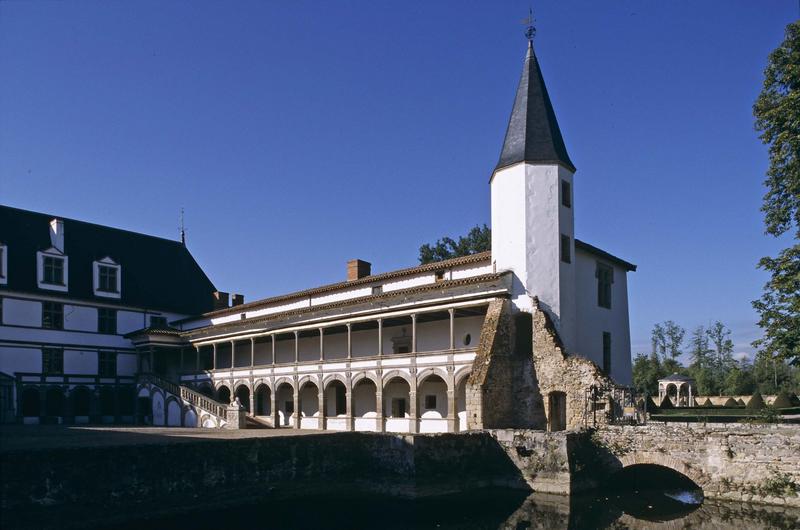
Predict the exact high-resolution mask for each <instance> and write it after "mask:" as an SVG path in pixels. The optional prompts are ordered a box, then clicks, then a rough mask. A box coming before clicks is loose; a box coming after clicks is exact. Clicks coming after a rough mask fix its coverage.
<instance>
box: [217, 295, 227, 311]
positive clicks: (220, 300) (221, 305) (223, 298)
mask: <svg viewBox="0 0 800 530" xmlns="http://www.w3.org/2000/svg"><path fill="white" fill-rule="evenodd" d="M227 307H228V293H226V292H225V291H214V309H225V308H227Z"/></svg>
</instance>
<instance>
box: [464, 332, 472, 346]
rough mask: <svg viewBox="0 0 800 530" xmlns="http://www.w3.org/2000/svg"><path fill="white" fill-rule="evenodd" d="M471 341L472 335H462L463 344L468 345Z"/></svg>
mask: <svg viewBox="0 0 800 530" xmlns="http://www.w3.org/2000/svg"><path fill="white" fill-rule="evenodd" d="M470 342H472V335H470V334H469V333H467V334H466V335H464V346H469V343H470Z"/></svg>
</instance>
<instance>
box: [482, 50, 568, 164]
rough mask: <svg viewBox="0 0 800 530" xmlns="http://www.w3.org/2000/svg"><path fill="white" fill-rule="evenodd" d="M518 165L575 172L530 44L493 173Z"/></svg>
mask: <svg viewBox="0 0 800 530" xmlns="http://www.w3.org/2000/svg"><path fill="white" fill-rule="evenodd" d="M518 162H532V163H538V164H560V165H562V166H564V167H565V168H567V169H569V170H570V171H573V172H574V171H575V166H573V165H572V161H571V160H570V159H569V155H568V154H567V148H566V146H565V145H564V139H563V138H562V137H561V130H560V129H559V128H558V122H557V121H556V114H555V112H553V105H552V104H551V103H550V97H549V96H548V95H547V88H546V87H545V86H544V79H543V78H542V71H541V70H540V69H539V61H537V60H536V54H535V53H534V52H533V42H532V41H531V40H529V42H528V55H527V56H526V57H525V66H524V67H523V69H522V77H521V78H520V80H519V86H518V87H517V96H516V98H515V99H514V108H513V109H512V110H511V118H510V119H509V120H508V129H507V130H506V139H505V141H504V142H503V150H502V151H501V152H500V161H499V162H498V163H497V167H496V168H495V171H497V170H498V169H502V168H504V167H506V166H510V165H511V164H516V163H518Z"/></svg>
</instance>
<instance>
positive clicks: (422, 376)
mask: <svg viewBox="0 0 800 530" xmlns="http://www.w3.org/2000/svg"><path fill="white" fill-rule="evenodd" d="M432 375H438V376H439V377H441V378H442V381H444V382H445V383H446V384H447V390H453V388H452V386H451V384H452V380H451V378H450V376H449V375H448V374H447V371H445V370H442V369H441V368H437V367H435V366H434V367H431V368H425V369H424V370H422V371H420V372H419V373H418V374H417V387H419V386H421V385H422V383H423V382H425V380H426V379H427V378H429V377H431V376H432Z"/></svg>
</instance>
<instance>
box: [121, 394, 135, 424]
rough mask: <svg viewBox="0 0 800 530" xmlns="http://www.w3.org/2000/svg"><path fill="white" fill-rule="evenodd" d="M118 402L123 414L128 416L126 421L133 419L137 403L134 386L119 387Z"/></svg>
mask: <svg viewBox="0 0 800 530" xmlns="http://www.w3.org/2000/svg"><path fill="white" fill-rule="evenodd" d="M117 403H118V406H119V413H120V415H121V416H123V417H125V416H127V418H128V419H126V420H124V421H132V416H133V410H134V407H135V404H136V396H135V392H134V388H133V387H132V386H119V387H117Z"/></svg>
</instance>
